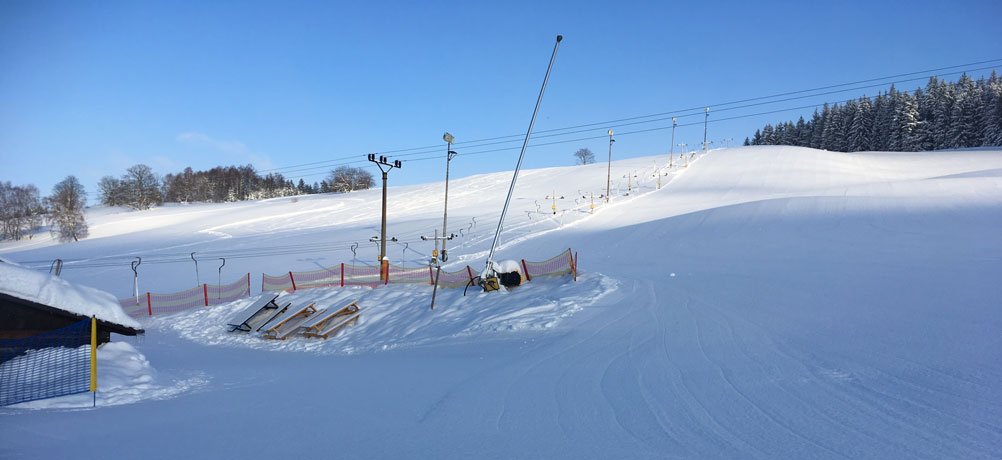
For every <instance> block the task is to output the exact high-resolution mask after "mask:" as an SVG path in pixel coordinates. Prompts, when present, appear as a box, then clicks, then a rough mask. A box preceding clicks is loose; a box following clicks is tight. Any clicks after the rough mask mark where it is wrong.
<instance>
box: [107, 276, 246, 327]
mask: <svg viewBox="0 0 1002 460" xmlns="http://www.w3.org/2000/svg"><path fill="white" fill-rule="evenodd" d="M249 295H250V273H248V274H247V275H245V276H241V277H240V278H239V279H237V280H236V281H234V282H232V283H230V284H224V285H222V286H219V285H215V284H201V285H199V286H196V287H193V288H191V289H187V290H184V291H181V292H173V293H170V294H157V293H153V292H147V293H145V294H140V295H139V302H138V303H137V302H136V298H135V297H127V298H124V299H118V303H119V305H121V306H122V309H123V310H125V313H126V314H128V315H129V316H132V317H133V318H141V317H148V316H155V315H167V314H171V313H177V312H181V311H185V310H189V309H192V308H197V307H207V306H209V305H218V304H222V303H226V302H232V301H234V300H237V299H242V298H244V297H247V296H249Z"/></svg>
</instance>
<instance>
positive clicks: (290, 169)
mask: <svg viewBox="0 0 1002 460" xmlns="http://www.w3.org/2000/svg"><path fill="white" fill-rule="evenodd" d="M999 62H1002V59H990V60H984V61H978V62H971V63H966V64H958V65H952V66H946V67H939V68H934V69H927V70H921V71H916V72H908V73H901V74H895V75H889V76H884V77H878V78H870V79H865V80H857V81H853V82H848V83H840V84H836V85H827V86H820V87H815V88H810V89H803V90H797V91H788V92H783V93H776V94H771V95H768V96H758V97H753V98H746V99H740V100H734V101H727V102H719V103H715V104H706V105H700V106H698V107H691V108H686V109H676V110H672V111H667V112H659V113H653V114H647V115H639V116H634V117H627V118H620V119H613V120H606V121H600V122H593V123H585V124H579V125H574V126H567V127H563V128H553V129H548V130H541V131H537V132H535V133H533V136H534V137H536V138H540V137H555V136H561V135H569V134H574V133H579V132H582V131H573V132H564V133H560V132H561V131H571V130H579V129H581V128H587V127H597V126H601V127H603V129H604V128H606V127H610V125H611V124H615V125H613V126H611V127H616V126H620V127H621V126H627V125H634V124H642V123H653V122H657V121H662V120H663V118H657V117H664V116H668V115H674V116H676V117H687V116H693V115H698V114H701V111H702V110H703V109H704V108H705V107H712V108H713V109H714V112H719V111H725V110H735V109H737V108H747V107H753V106H757V105H765V104H772V103H778V102H783V101H790V100H796V99H804V98H809V97H817V96H822V95H828V94H836V93H841V92H847V91H856V90H860V89H868V88H873V87H879V86H886V85H889V84H896V83H906V82H911V81H917V80H921V79H925V78H929V77H932V76H937V75H938V74H936V73H932V74H930V72H941V71H943V70H952V69H959V68H962V67H970V66H976V65H981V64H987V63H999ZM997 67H999V65H998V64H996V65H992V66H986V67H980V68H967V69H963V70H960V71H955V72H950V73H948V74H945V75H953V74H960V73H965V72H975V71H980V70H988V69H994V68H997ZM919 74H925V75H924V76H923V77H919V78H911V79H906V80H900V81H884V80H889V79H892V78H900V77H905V76H913V75H919ZM876 81H882V83H878V84H875V85H867V86H861V87H853V88H844V87H847V86H854V85H859V84H862V83H871V82H876ZM834 88H844V89H840V90H837V91H828V92H823V93H817V94H806V95H805V93H814V92H817V91H823V90H830V89H834ZM798 94H799V95H802V96H798V97H794V98H786V99H781V100H777V101H766V100H768V99H774V98H777V97H784V96H792V95H798ZM754 101H766V102H758V103H756V104H748V105H744V106H741V107H726V106H730V105H736V104H743V103H746V102H754ZM692 111H700V112H699V113H690V114H686V112H692ZM646 118H657V119H654V120H646V121H635V120H643V119H646ZM624 122H632V123H624ZM522 136H523V135H522V134H511V135H506V136H496V137H489V138H483V139H474V140H469V141H463V142H457V143H455V145H457V146H460V148H470V147H473V148H476V147H484V146H487V145H499V144H505V143H508V142H517V141H518V140H519V138H521V137H522ZM504 139H509V140H507V141H505V140H504ZM495 141H500V142H495ZM439 150H441V146H439V145H429V146H422V147H411V148H401V149H393V150H379V152H380V153H384V154H391V153H392V154H396V156H398V157H408V156H417V155H423V154H427V153H433V152H438V151H439ZM356 156H357V154H354V155H346V156H342V157H338V158H332V159H329V160H320V161H314V162H308V163H301V164H296V165H289V166H282V167H276V168H270V169H263V170H260V171H259V172H261V173H266V172H273V171H277V172H283V173H294V172H306V171H310V170H316V169H324V168H328V167H330V166H333V165H335V164H339V162H342V163H340V164H344V163H343V161H344V160H351V159H352V158H355V157H356ZM352 163H355V162H352ZM311 175H316V174H310V175H306V176H311Z"/></svg>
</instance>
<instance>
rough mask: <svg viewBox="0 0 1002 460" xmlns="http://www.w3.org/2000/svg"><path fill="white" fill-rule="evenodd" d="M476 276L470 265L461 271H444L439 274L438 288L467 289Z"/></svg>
mask: <svg viewBox="0 0 1002 460" xmlns="http://www.w3.org/2000/svg"><path fill="white" fill-rule="evenodd" d="M474 276H476V275H474V274H473V269H472V268H470V266H469V265H467V266H466V268H463V269H461V270H459V271H454V272H449V271H445V270H442V273H439V274H438V287H440V288H461V287H466V285H467V284H469V282H470V280H471V279H473V277H474Z"/></svg>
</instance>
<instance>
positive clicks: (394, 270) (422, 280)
mask: <svg viewBox="0 0 1002 460" xmlns="http://www.w3.org/2000/svg"><path fill="white" fill-rule="evenodd" d="M434 275H435V269H434V268H432V267H429V266H424V267H419V268H403V267H397V266H396V265H390V284H431V283H432V281H433V278H432V277H433V276H434Z"/></svg>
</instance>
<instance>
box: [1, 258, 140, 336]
mask: <svg viewBox="0 0 1002 460" xmlns="http://www.w3.org/2000/svg"><path fill="white" fill-rule="evenodd" d="M0 292H2V293H4V294H8V295H11V296H14V297H17V298H20V299H24V300H30V301H32V302H35V303H40V304H42V305H48V306H51V307H56V308H59V309H61V310H65V311H68V312H70V313H76V314H78V315H83V316H87V317H90V316H97V318H98V319H100V320H102V321H107V322H110V323H115V324H119V325H122V326H127V327H131V328H135V329H141V328H142V327H141V326H140V325H139V323H138V322H136V321H135V320H134V319H132V318H130V317H129V316H128V315H126V314H125V312H124V311H123V310H122V307H121V306H120V305H119V304H118V301H117V300H116V299H115V297H114V296H113V295H111V294H109V293H107V292H104V291H101V290H100V289H95V288H92V287H88V286H82V285H77V284H73V283H70V282H68V281H66V280H64V279H62V278H59V277H57V276H50V275H48V274H45V273H39V272H37V271H34V270H29V269H27V268H24V267H21V266H19V265H17V264H13V263H0Z"/></svg>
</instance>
